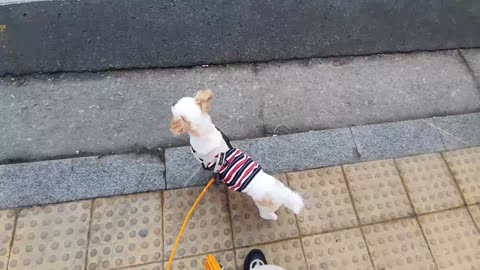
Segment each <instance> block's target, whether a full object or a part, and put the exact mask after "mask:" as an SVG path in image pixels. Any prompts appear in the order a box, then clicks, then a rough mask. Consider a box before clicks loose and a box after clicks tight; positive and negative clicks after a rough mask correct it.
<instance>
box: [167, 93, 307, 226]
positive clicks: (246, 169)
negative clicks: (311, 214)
mask: <svg viewBox="0 0 480 270" xmlns="http://www.w3.org/2000/svg"><path fill="white" fill-rule="evenodd" d="M212 97H213V93H212V91H210V90H203V91H199V92H198V93H197V95H196V96H195V97H194V98H192V97H184V98H182V99H180V100H179V101H178V102H177V103H175V104H174V105H173V106H172V114H173V119H172V123H171V126H170V131H171V132H172V133H173V134H175V135H180V134H182V133H185V132H187V133H188V134H189V135H190V145H191V150H192V153H193V155H194V156H195V157H196V158H197V159H198V161H199V162H200V163H201V164H202V166H203V168H204V169H207V170H210V171H213V172H215V173H217V174H218V176H219V177H220V180H221V181H222V182H223V183H225V184H227V186H228V187H229V188H230V189H231V190H234V191H240V192H245V193H247V194H248V195H250V196H251V197H252V198H253V200H254V201H255V204H256V205H257V207H258V210H259V212H260V216H261V217H262V218H264V219H271V220H276V219H277V215H276V214H275V211H277V209H278V208H279V207H280V206H281V205H282V204H284V205H285V206H286V207H287V208H289V209H290V210H292V211H293V212H294V213H296V214H297V213H299V212H300V210H302V208H303V200H302V198H301V197H300V195H298V193H296V192H294V191H292V190H291V189H289V188H288V187H286V186H285V185H284V184H283V183H282V182H280V181H278V180H277V179H275V178H274V177H272V176H270V175H268V174H266V173H265V172H264V171H263V170H262V169H261V167H260V165H259V164H258V163H256V162H255V161H253V160H252V159H251V158H250V157H249V156H247V155H245V154H244V153H243V152H242V151H240V150H238V149H235V148H233V147H232V146H231V145H230V142H229V140H228V139H227V137H226V136H225V135H224V134H223V133H222V132H221V131H220V130H218V129H217V128H216V127H215V126H214V125H213V123H212V120H211V118H210V115H208V112H209V111H210V108H211V100H212Z"/></svg>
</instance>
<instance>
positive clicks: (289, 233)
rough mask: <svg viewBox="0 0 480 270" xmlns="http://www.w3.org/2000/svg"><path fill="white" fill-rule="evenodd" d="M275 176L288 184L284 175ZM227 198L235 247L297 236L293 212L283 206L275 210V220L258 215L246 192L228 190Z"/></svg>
mask: <svg viewBox="0 0 480 270" xmlns="http://www.w3.org/2000/svg"><path fill="white" fill-rule="evenodd" d="M276 178H277V179H279V180H280V181H282V182H283V183H284V184H285V185H288V183H287V179H286V176H285V175H279V176H276ZM228 198H229V200H230V214H231V215H232V221H233V241H234V244H235V247H244V246H250V245H255V244H260V243H266V242H272V241H277V240H283V239H287V238H294V237H298V236H299V233H298V228H297V222H296V220H295V214H293V213H292V212H291V211H289V210H288V209H287V208H286V207H285V206H282V207H280V209H278V210H277V212H276V214H277V216H278V219H277V220H275V221H273V220H264V219H262V218H261V217H260V214H259V213H258V209H257V207H256V206H255V203H254V202H253V200H252V198H251V197H250V196H248V195H247V194H244V193H240V192H233V191H228Z"/></svg>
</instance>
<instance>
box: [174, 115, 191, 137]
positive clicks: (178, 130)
mask: <svg viewBox="0 0 480 270" xmlns="http://www.w3.org/2000/svg"><path fill="white" fill-rule="evenodd" d="M187 125H188V123H187V121H185V119H184V118H183V117H180V118H173V119H172V122H171V123H170V132H171V133H172V134H173V135H176V136H178V135H181V134H183V133H185V132H187Z"/></svg>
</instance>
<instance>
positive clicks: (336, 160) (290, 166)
mask: <svg viewBox="0 0 480 270" xmlns="http://www.w3.org/2000/svg"><path fill="white" fill-rule="evenodd" d="M232 144H233V146H234V147H237V148H239V149H241V150H242V151H243V152H245V153H247V154H248V155H250V156H251V157H252V158H253V159H254V160H256V161H257V162H259V163H260V164H261V166H262V167H263V169H264V170H265V171H266V172H268V173H271V174H277V173H284V172H291V171H297V170H306V169H313V168H319V167H324V166H331V165H338V164H343V163H350V162H355V161H357V160H358V157H357V155H356V150H355V143H354V141H353V139H352V135H351V132H350V130H349V129H348V128H344V129H335V130H327V131H314V132H306V133H299V134H291V135H283V136H273V137H266V138H258V139H252V140H241V141H234V142H232ZM165 159H166V168H167V174H166V175H167V188H177V187H183V186H192V185H201V184H204V183H205V182H206V181H208V179H209V175H205V172H203V169H202V170H201V171H202V172H200V173H199V174H198V175H195V176H194V177H193V178H192V179H191V180H190V181H189V182H188V183H186V180H185V179H189V178H190V177H191V176H192V173H193V172H194V171H195V170H196V169H197V168H199V167H200V165H199V164H198V162H197V161H196V160H195V159H194V157H193V156H192V154H191V153H190V150H189V148H188V147H180V148H174V149H167V150H166V152H165Z"/></svg>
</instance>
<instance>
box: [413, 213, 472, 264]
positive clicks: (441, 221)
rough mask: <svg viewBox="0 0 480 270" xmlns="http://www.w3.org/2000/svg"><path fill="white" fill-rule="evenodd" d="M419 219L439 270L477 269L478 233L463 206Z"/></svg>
mask: <svg viewBox="0 0 480 270" xmlns="http://www.w3.org/2000/svg"><path fill="white" fill-rule="evenodd" d="M418 219H419V222H420V226H421V227H422V230H423V232H424V234H425V238H426V239H427V242H428V245H429V246H430V249H431V250H432V253H433V258H434V259H435V261H436V263H437V266H438V267H439V269H440V270H444V269H448V270H478V269H480V233H479V232H478V230H477V228H476V227H475V225H474V224H473V221H472V218H471V217H470V215H469V213H468V212H467V209H466V208H465V207H462V208H459V209H454V210H448V211H444V212H439V213H432V214H428V215H424V216H420V217H418Z"/></svg>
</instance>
